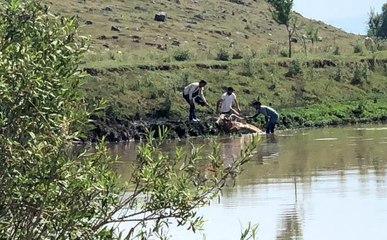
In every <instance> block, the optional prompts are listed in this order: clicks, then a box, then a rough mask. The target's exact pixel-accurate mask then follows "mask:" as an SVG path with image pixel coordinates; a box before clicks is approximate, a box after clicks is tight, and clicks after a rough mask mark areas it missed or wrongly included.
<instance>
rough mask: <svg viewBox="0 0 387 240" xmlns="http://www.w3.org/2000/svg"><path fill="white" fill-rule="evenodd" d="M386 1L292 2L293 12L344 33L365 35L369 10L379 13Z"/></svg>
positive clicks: (315, 0) (299, 0)
mask: <svg viewBox="0 0 387 240" xmlns="http://www.w3.org/2000/svg"><path fill="white" fill-rule="evenodd" d="M384 3H386V0H294V7H293V10H295V11H297V12H299V13H300V14H301V15H303V16H304V17H307V18H312V19H316V20H321V21H323V22H325V23H327V24H330V25H333V26H335V27H338V28H341V29H343V30H344V31H346V32H351V33H357V34H366V32H367V20H368V14H369V12H370V9H371V8H374V9H375V10H376V11H377V12H381V9H382V5H383V4H384Z"/></svg>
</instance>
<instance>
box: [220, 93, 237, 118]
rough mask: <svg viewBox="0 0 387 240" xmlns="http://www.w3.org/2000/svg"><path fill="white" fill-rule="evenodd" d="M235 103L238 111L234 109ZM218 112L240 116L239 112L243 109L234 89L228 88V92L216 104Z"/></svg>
mask: <svg viewBox="0 0 387 240" xmlns="http://www.w3.org/2000/svg"><path fill="white" fill-rule="evenodd" d="M233 103H235V105H236V107H237V110H238V111H236V110H235V109H233V108H232V105H233ZM219 107H220V110H219ZM216 110H217V112H218V113H220V114H236V115H238V116H239V112H240V111H241V109H240V108H239V104H238V101H237V99H236V95H235V93H234V89H233V88H232V87H228V88H227V91H226V92H225V93H223V94H222V96H221V97H220V99H219V100H218V102H217V104H216Z"/></svg>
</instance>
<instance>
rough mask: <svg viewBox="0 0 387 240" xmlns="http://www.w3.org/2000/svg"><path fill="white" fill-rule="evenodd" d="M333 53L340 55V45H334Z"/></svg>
mask: <svg viewBox="0 0 387 240" xmlns="http://www.w3.org/2000/svg"><path fill="white" fill-rule="evenodd" d="M333 55H336V56H339V55H341V52H340V47H339V46H336V47H335V50H334V51H333Z"/></svg>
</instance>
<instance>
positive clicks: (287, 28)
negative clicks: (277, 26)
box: [286, 25, 293, 58]
mask: <svg viewBox="0 0 387 240" xmlns="http://www.w3.org/2000/svg"><path fill="white" fill-rule="evenodd" d="M286 30H288V41H289V55H288V56H289V58H292V41H291V38H292V35H293V34H292V30H291V29H289V26H288V25H286Z"/></svg>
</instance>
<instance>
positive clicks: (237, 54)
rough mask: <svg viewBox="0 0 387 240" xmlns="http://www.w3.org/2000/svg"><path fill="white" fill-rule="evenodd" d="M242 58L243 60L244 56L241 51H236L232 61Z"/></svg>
mask: <svg viewBox="0 0 387 240" xmlns="http://www.w3.org/2000/svg"><path fill="white" fill-rule="evenodd" d="M242 58H243V54H242V52H241V51H235V52H234V53H233V54H232V59H242Z"/></svg>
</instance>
